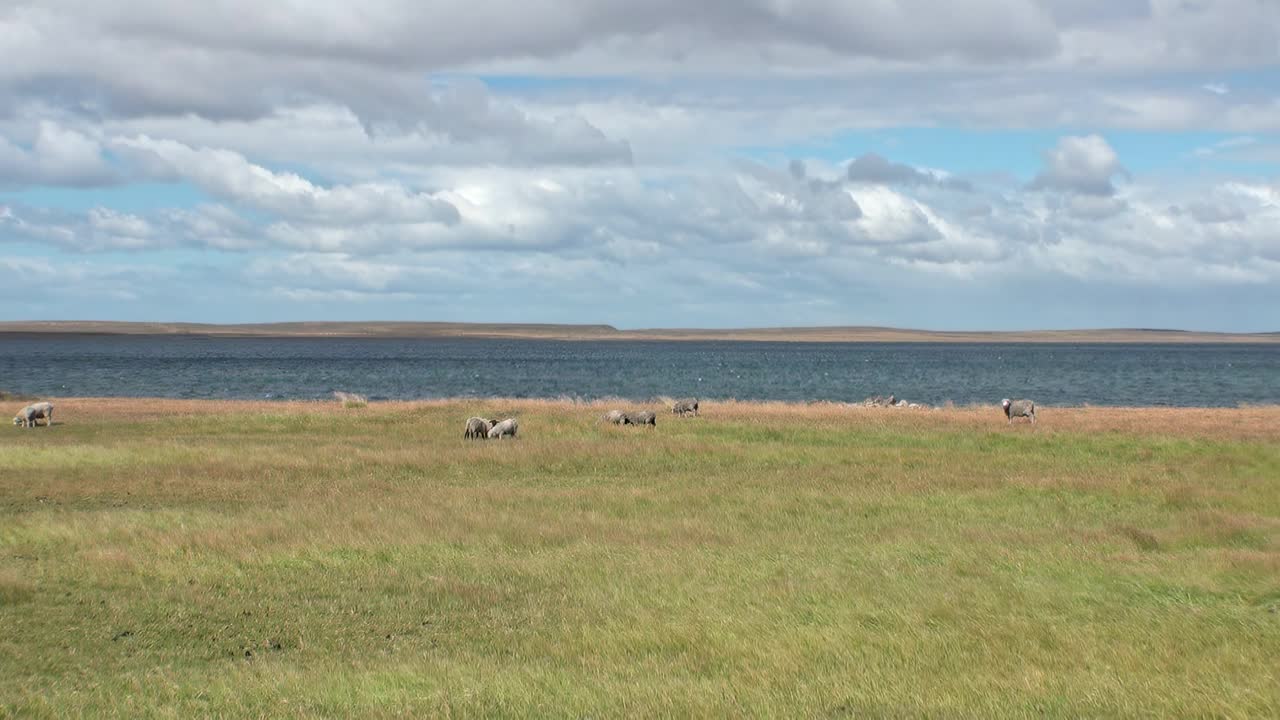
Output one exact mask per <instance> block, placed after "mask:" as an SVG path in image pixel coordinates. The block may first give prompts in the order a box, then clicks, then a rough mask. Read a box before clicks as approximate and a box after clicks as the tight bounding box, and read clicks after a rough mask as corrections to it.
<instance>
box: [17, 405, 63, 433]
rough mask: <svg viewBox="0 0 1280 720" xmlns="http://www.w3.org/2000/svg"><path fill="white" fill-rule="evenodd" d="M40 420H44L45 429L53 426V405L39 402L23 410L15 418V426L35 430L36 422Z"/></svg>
mask: <svg viewBox="0 0 1280 720" xmlns="http://www.w3.org/2000/svg"><path fill="white" fill-rule="evenodd" d="M40 418H44V426H45V427H49V426H50V425H52V424H53V403H50V402H38V403H33V404H31V405H28V406H26V407H24V408H22V409H21V410H19V411H18V414H17V415H15V416H14V418H13V424H14V425H17V426H19V427H27V428H33V427H35V426H36V420H38V419H40Z"/></svg>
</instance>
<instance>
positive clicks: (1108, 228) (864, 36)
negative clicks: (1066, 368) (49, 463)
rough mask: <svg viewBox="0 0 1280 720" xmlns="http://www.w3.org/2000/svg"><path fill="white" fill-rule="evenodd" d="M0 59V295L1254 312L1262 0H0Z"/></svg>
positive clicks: (1040, 314)
mask: <svg viewBox="0 0 1280 720" xmlns="http://www.w3.org/2000/svg"><path fill="white" fill-rule="evenodd" d="M961 5H963V9H960V6H961ZM0 58H4V61H3V62H0V272H3V274H4V280H3V282H0V301H2V302H0V319H114V320H190V321H205V322H246V321H272V320H299V319H317V320H318V319H329V320H362V319H406V320H458V321H505V322H586V323H611V324H614V325H617V326H619V327H652V326H666V327H690V326H702V327H726V326H733V327H745V326H772V325H833V324H854V325H863V324H874V325H895V326H907V327H918V328H935V329H954V328H972V329H1018V328H1049V327H1052V328H1079V327H1179V328H1190V329H1212V330H1235V331H1274V330H1280V319H1277V318H1280V1H1278V0H966V2H964V3H954V2H951V1H950V0H896V1H894V0H860V1H854V0H701V2H699V3H697V4H692V3H689V4H686V3H684V2H673V1H671V0H649V1H648V2H635V1H634V0H594V1H588V0H466V1H465V2H463V1H462V0H428V1H426V2H411V1H410V0H362V1H361V2H356V3H353V2H347V1H346V0H341V1H340V0H309V1H308V2H261V0H253V1H250V0H205V1H204V2H172V0H133V1H126V0H41V1H40V2H27V1H25V0H17V1H16V2H15V1H14V0H0Z"/></svg>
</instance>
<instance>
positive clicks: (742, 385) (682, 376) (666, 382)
mask: <svg viewBox="0 0 1280 720" xmlns="http://www.w3.org/2000/svg"><path fill="white" fill-rule="evenodd" d="M0 389H2V390H8V391H10V392H21V393H25V394H31V395H48V396H64V397H66V396H154V397H172V398H245V399H248V398H274V399H310V398H327V397H329V395H330V393H331V392H332V391H333V390H346V391H350V392H358V393H363V394H365V395H368V396H369V397H370V398H371V399H415V398H437V397H462V396H471V397H476V396H479V397H484V396H504V397H558V396H571V397H578V398H584V399H590V398H598V397H610V396H616V397H623V398H630V399H635V400H645V399H649V398H653V397H656V396H658V395H669V396H676V395H681V396H683V395H694V396H697V397H699V398H708V399H716V398H738V399H741V400H792V401H807V400H834V401H860V400H862V399H863V398H866V397H868V396H871V395H888V394H889V393H894V394H896V395H897V396H898V397H900V398H906V399H908V400H912V401H917V402H924V403H929V404H940V403H943V402H946V401H948V400H950V401H953V402H955V403H957V404H967V403H972V402H980V403H994V402H999V400H1000V398H1003V397H1030V398H1033V399H1035V400H1036V401H1037V402H1039V403H1042V404H1046V405H1081V404H1086V403H1088V404H1094V405H1181V406H1234V405H1236V404H1238V403H1242V402H1244V403H1280V345H1261V344H1259V345H1116V344H1083V345H1082V344H1047V345H1040V344H928V343H893V344H884V343H760V342H648V341H645V342H641V341H605V342H560V341H545V340H482V339H448V340H440V339H410V340H401V339H330V338H324V339H313V338H207V337H194V336H176V337H175V336H91V335H58V336H50V335H46V336H32V335H0Z"/></svg>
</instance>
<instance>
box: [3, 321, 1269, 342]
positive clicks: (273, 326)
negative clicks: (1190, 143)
mask: <svg viewBox="0 0 1280 720" xmlns="http://www.w3.org/2000/svg"><path fill="white" fill-rule="evenodd" d="M0 333H11V334H16V333H22V334H47V333H53V334H103V335H198V336H210V337H212V336H222V337H386V338H428V337H438V338H462V337H483V338H526V339H544V340H740V341H774V342H1028V343H1029V342H1037V343H1043V342H1062V343H1112V342H1114V343H1278V342H1280V333H1276V332H1272V333H1216V332H1195V331H1187V330H1166V329H1146V328H1112V329H1097V330H1020V331H980V330H975V331H935V330H912V329H900V328H890V327H875V326H832V327H778V328H738V329H732V328H730V329H712V328H707V329H697V328H645V329H634V330H619V329H618V328H615V327H613V326H612V325H554V324H522V323H449V322H382V321H378V322H327V321H318V322H282V323H243V324H231V325H215V324H204V323H155V322H100V321H17V322H0Z"/></svg>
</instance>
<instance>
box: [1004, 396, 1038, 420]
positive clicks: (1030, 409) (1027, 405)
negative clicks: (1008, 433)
mask: <svg viewBox="0 0 1280 720" xmlns="http://www.w3.org/2000/svg"><path fill="white" fill-rule="evenodd" d="M1000 406H1001V407H1003V408H1004V416H1005V417H1006V418H1008V419H1009V424H1010V425H1012V424H1013V419H1014V418H1016V417H1024V418H1030V420H1031V424H1032V425H1035V424H1036V404H1035V403H1034V402H1032V401H1030V400H1010V399H1009V398H1005V399H1004V400H1001V401H1000Z"/></svg>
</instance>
